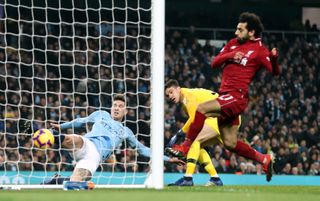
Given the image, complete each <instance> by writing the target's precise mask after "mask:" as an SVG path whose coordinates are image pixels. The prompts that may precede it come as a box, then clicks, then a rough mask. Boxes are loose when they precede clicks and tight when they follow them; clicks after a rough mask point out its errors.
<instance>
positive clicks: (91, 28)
mask: <svg viewBox="0 0 320 201" xmlns="http://www.w3.org/2000/svg"><path fill="white" fill-rule="evenodd" d="M156 4H157V5H156ZM163 7H164V3H163V1H154V2H152V1H151V0H57V1H43V0H2V1H0V111H1V113H0V185H22V186H28V187H30V188H32V186H37V187H43V186H39V185H38V184H40V183H41V182H43V181H44V180H45V179H48V178H50V177H51V176H53V175H54V173H58V174H61V175H62V176H70V175H71V173H72V170H73V168H74V165H75V162H74V159H73V157H72V155H73V152H72V151H71V152H70V150H66V149H63V148H58V149H55V148H49V149H46V150H40V149H37V148H36V147H34V146H33V143H32V139H31V138H30V135H28V134H24V133H23V132H22V125H23V123H24V122H25V121H31V122H32V125H33V129H34V131H33V132H35V131H36V130H37V129H39V128H50V125H49V124H50V123H63V122H67V121H70V120H72V119H75V118H78V117H85V116H88V115H89V114H91V113H92V112H93V111H95V110H100V109H102V110H106V111H110V107H111V103H112V98H113V96H114V95H117V94H123V95H125V98H126V101H127V104H128V109H129V112H128V115H127V116H126V118H125V121H124V124H125V125H126V126H128V127H129V128H131V130H132V131H133V133H135V134H136V137H137V138H138V140H139V141H140V142H143V143H144V144H145V145H146V146H151V148H152V154H153V155H152V157H151V158H144V157H141V156H139V155H138V154H137V150H135V149H132V148H130V147H129V146H127V144H126V143H122V144H121V146H119V147H117V149H116V150H114V153H113V155H112V157H110V158H109V159H108V160H106V161H102V162H101V165H100V167H99V168H98V170H97V172H96V173H95V175H94V176H93V179H92V180H93V181H94V182H95V184H97V185H103V186H116V187H127V186H128V187H134V186H138V187H145V186H146V185H148V186H149V187H155V188H162V186H163V178H162V176H163V172H162V171H163V161H162V154H163V130H162V129H163V80H162V79H163V68H164V67H163V63H164V59H163V51H164V48H163V44H164V42H163V40H164V36H163V35H162V33H163V34H164V30H163V29H164V28H163V27H164V19H163V18H164V13H163V12H162V11H164V8H163ZM154 8H157V9H159V10H158V11H156V12H155V11H154V10H155V9H154ZM156 20H158V21H156ZM157 22H158V23H157ZM154 24H156V26H154ZM155 29H156V30H155ZM155 37H157V40H155ZM157 51H158V52H157ZM153 75H156V76H153ZM155 83H157V84H155ZM153 92H156V93H158V94H153ZM155 100H156V101H155ZM153 114H156V115H153ZM155 121H156V122H157V124H155V123H154V122H155ZM159 122H160V123H159ZM155 126H158V127H155ZM88 130H90V128H86V129H82V130H81V129H80V130H76V129H71V130H68V131H67V132H68V133H76V134H80V135H84V134H85V133H86V132H88ZM155 131H157V133H155ZM154 142H157V143H154ZM155 150H156V151H155ZM147 178H149V179H147ZM146 180H148V182H146Z"/></svg>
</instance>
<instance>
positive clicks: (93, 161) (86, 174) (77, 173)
mask: <svg viewBox="0 0 320 201" xmlns="http://www.w3.org/2000/svg"><path fill="white" fill-rule="evenodd" d="M76 138H77V139H75V140H76V141H77V140H78V141H82V142H83V145H82V147H81V148H80V149H77V148H76V150H75V152H74V159H75V160H76V161H77V164H76V166H75V169H74V171H73V173H72V175H71V177H70V181H88V180H90V179H91V177H92V176H93V174H94V173H95V172H96V170H97V168H98V166H99V163H100V160H101V155H100V153H99V152H98V150H97V148H96V146H95V144H94V143H93V142H91V141H90V140H89V139H87V138H84V137H82V136H76ZM79 138H80V139H79Z"/></svg>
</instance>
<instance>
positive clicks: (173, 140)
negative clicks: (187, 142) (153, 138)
mask: <svg viewBox="0 0 320 201" xmlns="http://www.w3.org/2000/svg"><path fill="white" fill-rule="evenodd" d="M185 137H186V134H185V132H183V130H182V129H180V130H179V131H178V132H177V133H176V134H174V135H173V136H172V137H171V138H170V141H169V142H168V144H167V145H166V147H172V146H173V145H174V144H179V143H180V142H182V141H184V139H185Z"/></svg>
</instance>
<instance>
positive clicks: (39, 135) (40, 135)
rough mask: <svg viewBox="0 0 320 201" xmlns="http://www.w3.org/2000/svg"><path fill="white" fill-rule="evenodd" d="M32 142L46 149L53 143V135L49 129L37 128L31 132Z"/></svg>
mask: <svg viewBox="0 0 320 201" xmlns="http://www.w3.org/2000/svg"><path fill="white" fill-rule="evenodd" d="M32 139H33V144H34V146H35V147H38V148H40V149H47V148H49V147H51V146H52V145H53V144H54V136H53V134H52V132H51V131H50V130H49V129H39V130H37V131H36V132H35V133H34V134H33V137H32Z"/></svg>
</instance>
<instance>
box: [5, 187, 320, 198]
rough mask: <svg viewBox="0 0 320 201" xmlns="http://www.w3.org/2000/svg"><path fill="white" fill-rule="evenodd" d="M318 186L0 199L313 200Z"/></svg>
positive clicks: (14, 194)
mask: <svg viewBox="0 0 320 201" xmlns="http://www.w3.org/2000/svg"><path fill="white" fill-rule="evenodd" d="M319 199H320V187H319V186H224V187H200V186H195V187H165V188H164V189H163V190H154V189H94V190H91V191H63V190H43V189H41V190H40V189H39V190H20V191H13V190H12V191H9V190H1V191H0V201H16V200H23V201H29V200H30V201H38V200H41V201H67V200H76V201H98V200H104V201H122V200H123V201H198V200H199V201H229V200H230V201H243V200H252V201H278V200H279V201H286V200H288V201H313V200H317V201H319Z"/></svg>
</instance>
